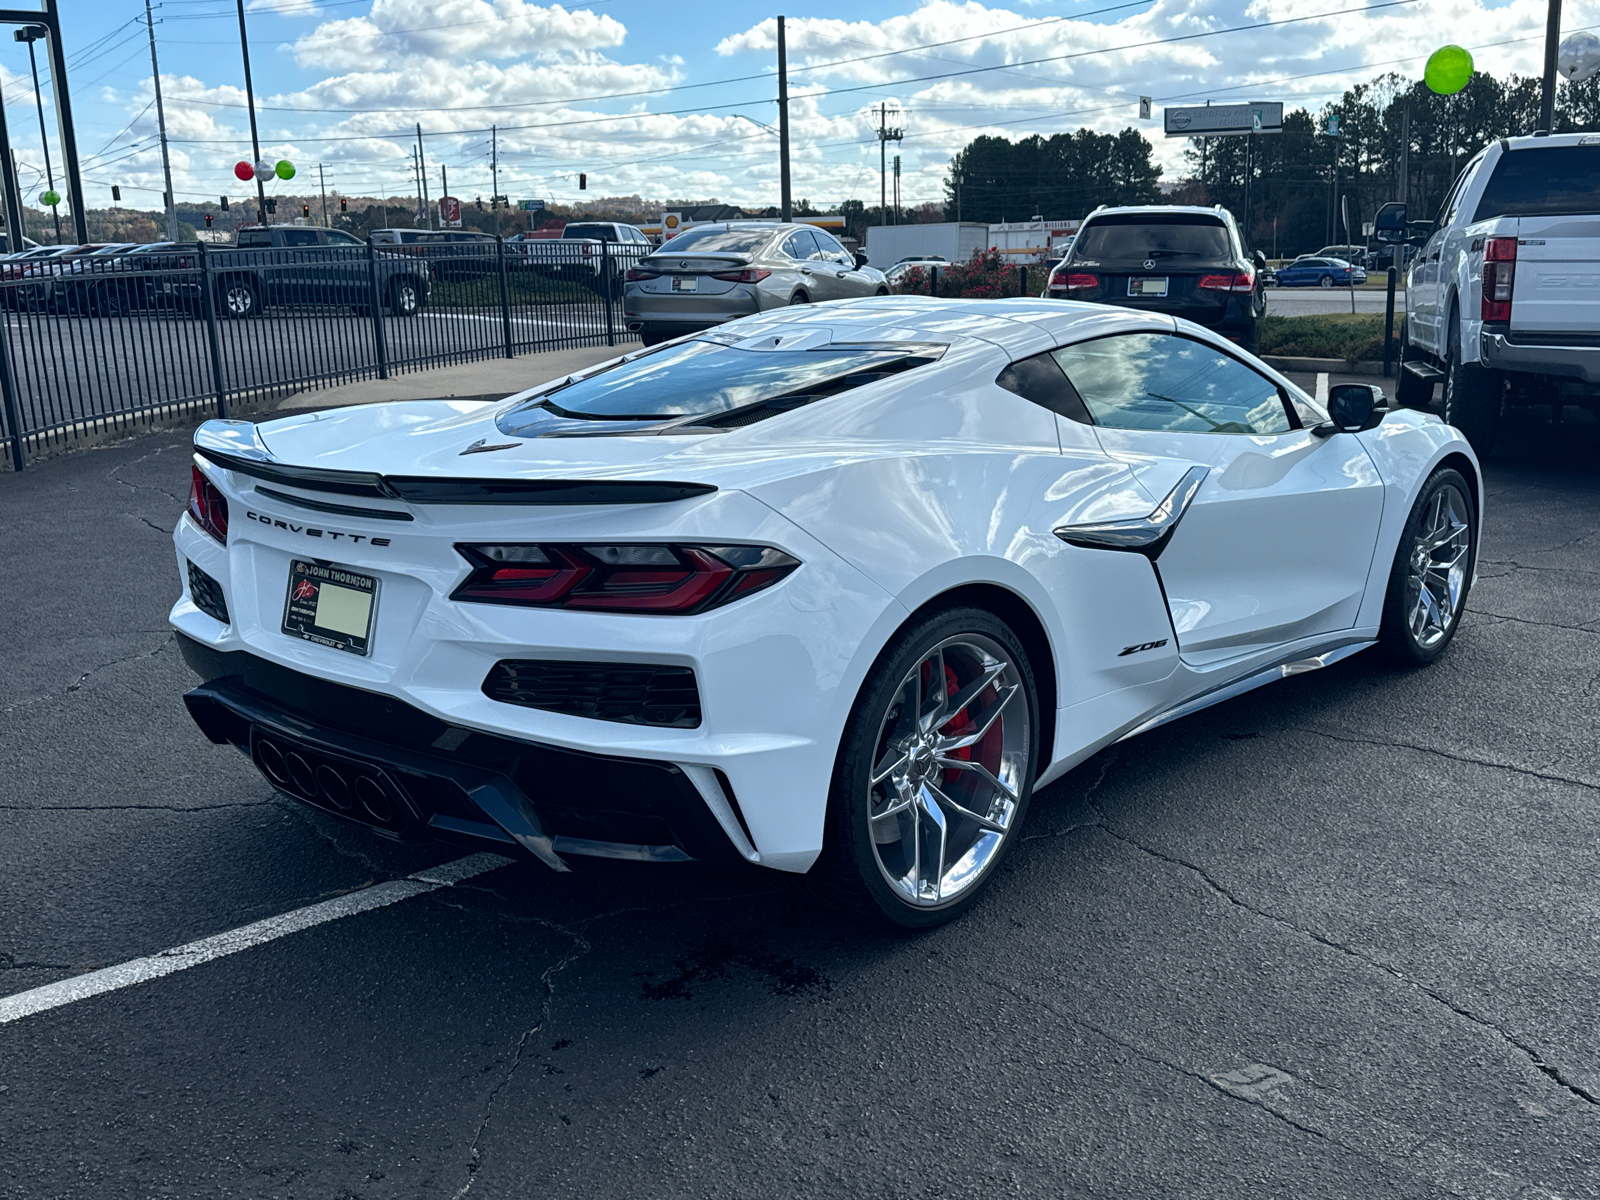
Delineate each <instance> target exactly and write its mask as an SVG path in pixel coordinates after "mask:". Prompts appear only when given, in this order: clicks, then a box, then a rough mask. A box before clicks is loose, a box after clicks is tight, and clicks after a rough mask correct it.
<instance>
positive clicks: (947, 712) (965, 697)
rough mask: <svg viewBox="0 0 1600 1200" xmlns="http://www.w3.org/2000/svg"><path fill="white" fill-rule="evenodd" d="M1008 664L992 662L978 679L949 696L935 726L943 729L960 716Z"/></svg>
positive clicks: (1003, 671)
mask: <svg viewBox="0 0 1600 1200" xmlns="http://www.w3.org/2000/svg"><path fill="white" fill-rule="evenodd" d="M1005 670H1006V664H1005V663H1001V662H997V663H993V664H991V665H990V666H989V667H988V669H987V670H985V671H984V673H983V674H982V675H980V676H979V677H978V678H977V679H975V680H973V681H972V682H971V683H969V684H967V685H966V686H965V687H963V688H962V689H961V690H960V691H959V692H957V693H956V694H955V695H954V696H953V697H950V698H949V701H948V703H946V705H945V708H944V711H943V712H941V713H940V714H939V716H938V719H937V721H936V722H935V727H936V728H939V729H943V728H944V727H945V726H946V725H948V724H949V723H950V722H951V721H953V720H955V719H956V718H957V717H959V716H960V715H961V714H962V712H964V711H965V710H966V707H967V705H969V704H971V703H972V702H973V700H975V699H976V698H977V697H978V696H980V695H982V693H983V691H984V689H985V688H987V687H989V686H990V685H991V684H993V683H994V681H995V680H997V679H999V678H1000V676H1002V675H1003V674H1005Z"/></svg>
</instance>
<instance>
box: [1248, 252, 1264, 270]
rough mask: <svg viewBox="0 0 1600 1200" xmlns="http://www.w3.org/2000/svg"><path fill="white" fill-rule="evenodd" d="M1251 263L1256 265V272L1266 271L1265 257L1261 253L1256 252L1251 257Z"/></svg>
mask: <svg viewBox="0 0 1600 1200" xmlns="http://www.w3.org/2000/svg"><path fill="white" fill-rule="evenodd" d="M1251 261H1252V262H1254V263H1255V264H1256V270H1258V271H1265V270H1266V269H1267V256H1266V255H1265V254H1263V253H1261V251H1259V250H1257V251H1256V252H1255V253H1254V254H1253V255H1251Z"/></svg>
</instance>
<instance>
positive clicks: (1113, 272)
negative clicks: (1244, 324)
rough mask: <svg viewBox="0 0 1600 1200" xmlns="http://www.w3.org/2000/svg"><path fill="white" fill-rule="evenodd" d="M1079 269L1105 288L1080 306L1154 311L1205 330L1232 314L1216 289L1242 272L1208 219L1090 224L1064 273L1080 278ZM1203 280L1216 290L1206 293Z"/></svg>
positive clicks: (1169, 216)
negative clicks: (1203, 326)
mask: <svg viewBox="0 0 1600 1200" xmlns="http://www.w3.org/2000/svg"><path fill="white" fill-rule="evenodd" d="M1080 266H1081V267H1082V268H1083V269H1084V273H1088V274H1092V275H1094V276H1095V278H1096V279H1098V281H1099V286H1098V287H1097V288H1095V289H1094V290H1091V291H1088V292H1085V293H1079V295H1078V297H1077V298H1079V299H1085V300H1098V301H1100V302H1101V303H1104V304H1120V305H1126V306H1128V307H1131V308H1153V309H1157V310H1159V311H1161V312H1166V313H1172V314H1173V315H1175V316H1180V317H1184V318H1186V319H1187V320H1191V321H1198V322H1200V323H1201V324H1206V325H1214V324H1216V323H1217V322H1218V321H1220V320H1222V319H1223V318H1224V316H1225V315H1226V313H1227V309H1228V296H1229V292H1228V290H1227V288H1226V286H1223V287H1218V286H1216V284H1217V283H1218V278H1217V277H1218V276H1219V274H1220V275H1223V276H1228V277H1229V278H1231V276H1232V273H1233V271H1234V269H1235V263H1234V258H1233V249H1232V245H1231V242H1230V239H1229V236H1228V228H1227V226H1226V225H1224V224H1223V223H1222V221H1221V220H1220V219H1219V218H1217V217H1212V216H1208V215H1206V214H1204V213H1118V214H1115V215H1112V216H1104V217H1094V218H1091V219H1090V220H1089V221H1088V222H1087V223H1086V224H1085V225H1084V227H1083V228H1082V229H1081V230H1079V231H1078V237H1077V240H1076V241H1075V242H1074V243H1073V245H1072V254H1071V257H1070V258H1069V259H1068V260H1067V263H1066V266H1065V268H1064V269H1065V270H1066V271H1069V272H1071V273H1072V274H1074V275H1077V274H1080V272H1079V267H1080ZM1208 276H1209V277H1210V278H1209V279H1208V278H1207V277H1208ZM1056 278H1057V279H1058V280H1060V279H1062V276H1061V275H1060V274H1058V275H1057V276H1056ZM1202 280H1205V281H1206V282H1208V283H1210V284H1211V285H1212V286H1209V287H1205V288H1202V287H1201V286H1200V283H1201V281H1202Z"/></svg>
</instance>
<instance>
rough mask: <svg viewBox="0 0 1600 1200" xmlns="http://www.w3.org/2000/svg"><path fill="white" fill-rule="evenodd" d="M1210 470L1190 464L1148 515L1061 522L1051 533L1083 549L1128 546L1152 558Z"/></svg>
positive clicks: (1164, 543)
mask: <svg viewBox="0 0 1600 1200" xmlns="http://www.w3.org/2000/svg"><path fill="white" fill-rule="evenodd" d="M1210 473H1211V468H1210V467H1190V468H1189V469H1188V470H1187V471H1185V472H1184V473H1183V478H1182V479H1180V480H1178V482H1177V483H1175V484H1174V485H1173V487H1172V490H1171V491H1170V492H1168V493H1167V494H1166V495H1165V496H1164V497H1163V498H1162V500H1161V503H1159V504H1157V505H1156V506H1155V508H1153V509H1152V510H1151V511H1150V515H1149V516H1148V517H1135V518H1133V519H1132V520H1127V521H1094V522H1090V523H1089V524H1086V525H1062V526H1060V527H1059V528H1057V529H1056V530H1055V535H1056V536H1057V537H1058V538H1060V539H1061V540H1062V541H1063V542H1066V543H1067V544H1068V545H1069V546H1079V547H1082V548H1083V549H1085V550H1132V551H1133V552H1134V553H1135V554H1144V555H1147V556H1148V557H1150V558H1151V559H1154V558H1156V557H1157V556H1158V555H1159V554H1160V553H1161V552H1162V551H1163V550H1165V549H1166V548H1167V543H1168V542H1169V541H1171V540H1172V534H1173V531H1175V530H1176V529H1177V528H1178V522H1179V521H1181V520H1183V514H1184V513H1186V512H1188V511H1189V504H1190V502H1191V501H1192V500H1193V499H1194V497H1195V493H1196V492H1198V491H1199V490H1200V485H1201V484H1202V483H1203V482H1205V478H1206V476H1207V475H1209V474H1210Z"/></svg>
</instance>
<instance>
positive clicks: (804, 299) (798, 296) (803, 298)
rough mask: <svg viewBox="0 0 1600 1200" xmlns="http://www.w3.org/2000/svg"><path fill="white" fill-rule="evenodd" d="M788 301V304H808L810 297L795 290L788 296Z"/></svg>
mask: <svg viewBox="0 0 1600 1200" xmlns="http://www.w3.org/2000/svg"><path fill="white" fill-rule="evenodd" d="M789 303H790V304H810V303H811V297H810V296H808V295H806V294H805V293H804V292H796V293H795V294H794V295H792V296H790V297H789Z"/></svg>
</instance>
